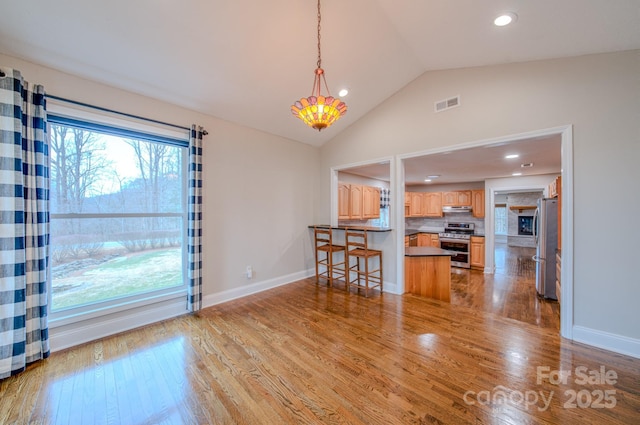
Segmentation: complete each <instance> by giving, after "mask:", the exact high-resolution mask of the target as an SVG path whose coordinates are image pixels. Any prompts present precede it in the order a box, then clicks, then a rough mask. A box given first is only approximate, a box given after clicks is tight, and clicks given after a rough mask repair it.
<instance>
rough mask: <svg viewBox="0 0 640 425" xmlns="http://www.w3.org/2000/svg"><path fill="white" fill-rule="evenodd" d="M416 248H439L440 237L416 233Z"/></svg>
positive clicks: (433, 234) (432, 234)
mask: <svg viewBox="0 0 640 425" xmlns="http://www.w3.org/2000/svg"><path fill="white" fill-rule="evenodd" d="M418 246H432V247H434V248H440V237H439V236H438V234H437V233H418Z"/></svg>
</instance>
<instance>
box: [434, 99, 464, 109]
mask: <svg viewBox="0 0 640 425" xmlns="http://www.w3.org/2000/svg"><path fill="white" fill-rule="evenodd" d="M435 106H436V112H442V111H446V110H447V109H451V108H455V107H456V106H460V96H459V95H458V96H455V97H451V98H449V99H444V100H440V101H438V102H436V103H435Z"/></svg>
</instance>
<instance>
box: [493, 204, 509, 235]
mask: <svg viewBox="0 0 640 425" xmlns="http://www.w3.org/2000/svg"><path fill="white" fill-rule="evenodd" d="M495 217H496V219H495V234H496V235H506V234H507V205H506V204H496V208H495Z"/></svg>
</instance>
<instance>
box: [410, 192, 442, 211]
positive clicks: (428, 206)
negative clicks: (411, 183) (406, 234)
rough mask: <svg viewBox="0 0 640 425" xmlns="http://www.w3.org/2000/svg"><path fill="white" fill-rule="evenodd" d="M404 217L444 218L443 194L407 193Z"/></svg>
mask: <svg viewBox="0 0 640 425" xmlns="http://www.w3.org/2000/svg"><path fill="white" fill-rule="evenodd" d="M407 200H408V202H407ZM404 215H405V217H442V193H440V192H405V214H404Z"/></svg>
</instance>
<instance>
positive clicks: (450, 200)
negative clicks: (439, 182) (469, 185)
mask: <svg viewBox="0 0 640 425" xmlns="http://www.w3.org/2000/svg"><path fill="white" fill-rule="evenodd" d="M442 205H443V206H447V207H468V206H470V205H471V191H470V190H456V191H453V192H442Z"/></svg>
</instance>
